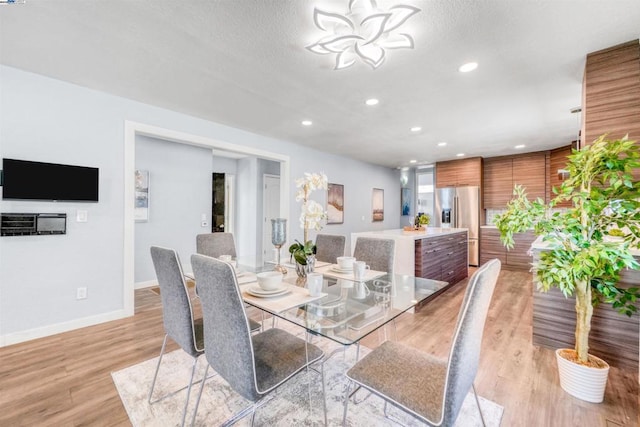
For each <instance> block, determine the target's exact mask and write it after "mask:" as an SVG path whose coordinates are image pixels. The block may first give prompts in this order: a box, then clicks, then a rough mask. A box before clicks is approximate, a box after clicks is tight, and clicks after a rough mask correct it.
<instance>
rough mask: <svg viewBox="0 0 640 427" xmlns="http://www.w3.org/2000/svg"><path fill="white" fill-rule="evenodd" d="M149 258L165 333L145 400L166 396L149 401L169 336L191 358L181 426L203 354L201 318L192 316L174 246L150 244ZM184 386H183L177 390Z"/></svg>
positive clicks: (154, 401) (191, 308) (187, 293)
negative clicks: (162, 246) (158, 294)
mask: <svg viewBox="0 0 640 427" xmlns="http://www.w3.org/2000/svg"><path fill="white" fill-rule="evenodd" d="M151 259H152V260H153V267H154V269H155V271H156V278H157V279H158V284H159V285H160V298H161V300H162V318H163V323H164V330H165V335H164V340H163V341H162V348H161V349H160V357H159V358H158V363H157V365H156V371H155V373H154V374H153V381H152V383H151V389H150V390H149V396H148V399H147V400H148V402H149V404H153V403H156V402H158V401H160V400H162V399H164V397H166V396H164V397H162V398H158V399H156V400H152V397H153V389H154V388H155V385H156V379H157V378H158V371H159V370H160V364H161V363H162V356H163V355H164V351H165V348H166V346H167V338H169V337H170V338H171V339H172V340H174V341H175V342H176V343H177V344H178V345H179V346H180V348H182V350H184V351H185V352H186V353H187V354H188V355H189V356H191V357H193V365H192V366H191V377H190V378H189V385H188V386H187V398H186V400H185V403H184V409H183V410H182V424H181V425H184V422H185V417H186V415H187V406H188V405H189V396H190V395H191V386H192V385H193V377H194V374H195V371H196V364H197V361H198V357H200V356H201V355H202V354H203V353H204V338H203V329H202V319H194V317H193V307H192V306H191V299H190V298H189V292H188V290H187V285H186V283H185V281H184V273H183V272H182V264H180V257H179V256H178V253H177V252H176V251H175V250H173V249H168V248H161V247H158V246H152V247H151ZM183 389H184V388H182V389H180V390H183ZM180 390H178V391H180ZM176 392H177V391H176ZM170 394H173V393H170Z"/></svg>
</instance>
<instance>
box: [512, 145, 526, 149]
mask: <svg viewBox="0 0 640 427" xmlns="http://www.w3.org/2000/svg"><path fill="white" fill-rule="evenodd" d="M524 147H525V145H524V144H518V145H516V146H515V147H514V148H517V149H520V148H524Z"/></svg>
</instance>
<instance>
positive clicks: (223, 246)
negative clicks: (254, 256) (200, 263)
mask: <svg viewBox="0 0 640 427" xmlns="http://www.w3.org/2000/svg"><path fill="white" fill-rule="evenodd" d="M196 252H197V253H199V254H202V255H206V256H210V257H213V258H218V257H219V256H220V255H231V256H232V257H234V258H235V257H236V256H237V254H236V244H235V242H234V240H233V233H206V234H198V235H197V236H196Z"/></svg>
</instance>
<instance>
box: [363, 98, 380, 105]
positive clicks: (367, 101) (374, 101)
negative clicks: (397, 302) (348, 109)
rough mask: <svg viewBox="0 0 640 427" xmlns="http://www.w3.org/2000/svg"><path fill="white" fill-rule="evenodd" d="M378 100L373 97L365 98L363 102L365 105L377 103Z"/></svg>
mask: <svg viewBox="0 0 640 427" xmlns="http://www.w3.org/2000/svg"><path fill="white" fill-rule="evenodd" d="M378 102H380V101H378V100H377V99H375V98H370V99H367V100H366V101H365V102H364V103H365V104H367V105H378Z"/></svg>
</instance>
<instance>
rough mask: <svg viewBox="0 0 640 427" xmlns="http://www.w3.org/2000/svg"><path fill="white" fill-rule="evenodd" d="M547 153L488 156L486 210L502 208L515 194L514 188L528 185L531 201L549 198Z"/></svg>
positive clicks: (484, 203) (527, 191) (485, 174)
mask: <svg viewBox="0 0 640 427" xmlns="http://www.w3.org/2000/svg"><path fill="white" fill-rule="evenodd" d="M546 170H547V169H546V153H545V152H544V151H539V152H536V153H526V154H518V155H515V156H501V157H491V158H488V159H484V171H483V177H484V185H483V190H484V196H483V207H484V208H485V209H502V208H504V207H505V206H506V205H507V203H508V202H509V200H511V198H512V197H513V187H514V186H515V185H522V186H523V187H525V190H526V193H527V196H528V198H529V200H533V199H536V198H538V197H540V198H541V199H542V200H546V195H547V192H546V182H547V178H546Z"/></svg>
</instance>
